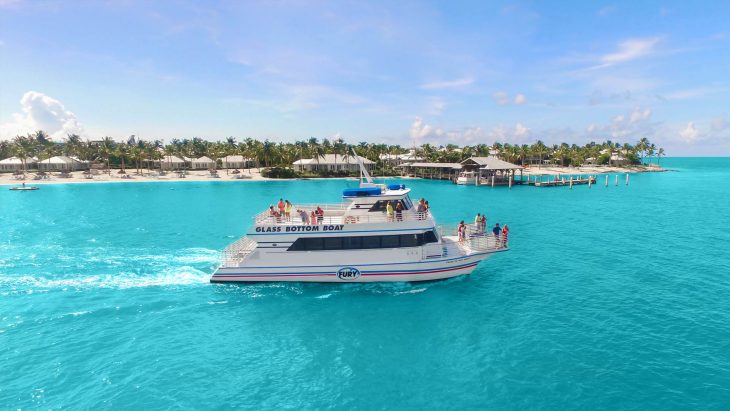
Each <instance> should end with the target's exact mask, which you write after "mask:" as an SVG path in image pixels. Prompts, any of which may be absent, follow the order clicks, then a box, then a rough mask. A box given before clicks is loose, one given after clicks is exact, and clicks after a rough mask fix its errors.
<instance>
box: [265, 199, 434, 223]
mask: <svg viewBox="0 0 730 411" xmlns="http://www.w3.org/2000/svg"><path fill="white" fill-rule="evenodd" d="M319 207H320V208H321V209H322V210H323V211H324V215H323V216H322V217H320V218H317V220H316V221H312V217H311V214H312V211H315V210H316V209H317V205H313V204H294V205H293V207H292V213H291V216H289V218H286V217H284V216H281V217H276V216H272V215H271V214H270V211H269V210H266V211H263V212H261V213H259V214H257V215H256V216H255V217H254V220H255V221H256V224H269V225H307V224H311V225H315V224H363V223H391V222H392V223H401V222H405V221H423V220H432V217H431V215H430V213H419V212H413V211H411V210H405V211H403V212H402V213H400V215H399V214H398V213H395V212H394V213H393V215H392V216H388V215H387V214H386V213H385V212H372V213H370V212H369V213H368V214H365V215H345V211H346V210H347V205H344V204H343V205H341V206H338V205H332V204H327V205H320V206H319ZM296 210H304V211H305V212H306V213H307V216H308V219H309V220H308V221H307V220H305V221H302V218H301V217H300V216H299V213H297V212H296Z"/></svg>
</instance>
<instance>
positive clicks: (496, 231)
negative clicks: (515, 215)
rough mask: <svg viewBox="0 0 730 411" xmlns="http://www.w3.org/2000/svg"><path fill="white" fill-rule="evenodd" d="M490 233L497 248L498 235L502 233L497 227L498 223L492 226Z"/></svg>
mask: <svg viewBox="0 0 730 411" xmlns="http://www.w3.org/2000/svg"><path fill="white" fill-rule="evenodd" d="M492 233H493V234H494V239H495V240H496V244H497V246H499V234H500V233H502V228H501V227H500V226H499V223H497V224H495V225H494V228H493V229H492Z"/></svg>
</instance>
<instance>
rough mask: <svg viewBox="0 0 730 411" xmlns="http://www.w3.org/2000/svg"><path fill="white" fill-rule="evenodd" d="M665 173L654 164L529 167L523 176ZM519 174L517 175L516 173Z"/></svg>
mask: <svg viewBox="0 0 730 411" xmlns="http://www.w3.org/2000/svg"><path fill="white" fill-rule="evenodd" d="M662 171H667V170H665V169H663V168H661V167H660V166H658V165H656V164H647V165H643V166H638V165H632V166H623V167H619V166H581V167H560V166H540V167H537V166H529V167H525V169H524V171H523V175H526V176H527V175H531V176H541V175H542V176H544V175H550V176H552V175H571V174H572V175H594V174H616V173H618V174H622V173H650V172H662ZM518 174H519V173H518Z"/></svg>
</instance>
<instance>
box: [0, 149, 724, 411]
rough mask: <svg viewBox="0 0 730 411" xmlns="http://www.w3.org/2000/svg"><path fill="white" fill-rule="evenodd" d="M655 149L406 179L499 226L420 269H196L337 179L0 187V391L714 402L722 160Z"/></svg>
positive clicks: (13, 395) (189, 399) (320, 400)
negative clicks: (470, 267) (599, 170)
mask: <svg viewBox="0 0 730 411" xmlns="http://www.w3.org/2000/svg"><path fill="white" fill-rule="evenodd" d="M662 163H663V164H666V165H667V166H669V167H670V168H672V169H674V170H676V172H670V173H651V174H641V175H633V176H632V177H631V181H630V185H629V186H628V187H627V186H624V185H623V177H622V180H621V182H622V185H621V186H619V187H615V186H613V182H614V180H613V178H614V177H613V176H612V177H611V183H612V184H611V186H610V187H608V188H605V187H603V186H602V185H600V186H594V187H593V188H591V189H588V187H587V186H579V187H574V188H573V189H572V190H569V189H568V188H530V187H515V188H513V189H512V190H508V189H507V188H495V189H491V188H488V187H457V186H455V185H452V184H449V183H447V182H436V181H412V182H408V184H409V185H410V186H411V187H412V188H413V190H414V196H415V197H421V196H423V197H426V198H427V199H428V200H429V201H430V203H431V205H432V207H433V209H434V212H435V215H436V217H437V219H438V220H439V221H440V222H442V223H451V224H453V223H456V222H457V221H458V220H459V219H462V218H464V219H471V218H473V215H474V214H475V213H476V212H482V211H486V212H487V216H488V218H489V222H490V223H494V222H500V223H508V224H509V225H510V228H511V231H510V240H511V246H512V249H511V250H510V251H509V252H508V253H500V254H498V255H495V256H494V257H493V258H492V259H489V260H487V261H486V262H485V263H482V264H481V265H480V266H479V268H478V269H477V270H476V271H475V272H474V274H472V275H471V276H470V277H462V278H456V279H451V280H446V281H441V282H432V283H426V284H419V283H414V284H383V285H377V284H370V285H358V284H347V285H322V284H268V285H266V284H256V285H243V286H238V285H211V284H209V283H208V282H207V280H208V277H209V275H210V274H211V273H212V271H213V270H214V268H215V265H216V259H217V255H218V254H217V253H218V250H220V249H222V248H223V247H225V245H226V244H228V243H229V242H231V241H233V240H234V239H236V238H238V237H239V236H240V235H242V234H243V233H244V232H245V230H246V229H247V228H248V226H249V224H250V223H251V216H252V215H253V214H254V213H256V212H258V211H260V210H262V209H263V208H264V207H266V206H268V204H269V203H272V202H273V201H274V200H278V198H279V197H281V196H284V197H286V198H289V199H291V200H293V201H296V202H317V201H322V202H335V201H338V193H339V192H340V190H341V189H342V188H343V186H346V185H349V186H354V185H355V182H353V181H343V180H328V181H297V182H201V183H195V182H179V183H136V184H77V185H73V184H65V185H55V186H43V187H42V189H41V190H40V191H37V192H26V193H23V192H12V191H8V190H6V189H5V188H0V369H1V370H0V408H3V409H6V408H24V409H25V408H44V409H45V408H65V409H79V408H94V409H98V408H128V409H132V408H134V409H141V408H143V407H149V408H151V407H154V408H229V407H230V408H233V407H248V408H254V407H255V408H280V407H286V408H297V409H299V408H360V409H371V408H375V409H383V408H406V409H417V408H430V409H433V408H446V409H474V408H480V409H485V408H491V409H495V408H499V409H525V408H529V409H534V408H538V409H594V408H603V409H647V408H654V409H728V407H730V246H729V244H730V233H728V229H727V227H728V223H727V220H728V216H730V186H729V185H728V184H727V183H726V181H728V179H730V159H725V158H723V159H663V160H662ZM599 181H601V182H602V180H599Z"/></svg>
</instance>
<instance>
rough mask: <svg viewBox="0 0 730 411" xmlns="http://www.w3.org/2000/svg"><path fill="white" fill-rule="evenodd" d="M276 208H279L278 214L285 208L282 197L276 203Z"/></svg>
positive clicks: (282, 213) (281, 213) (282, 212)
mask: <svg viewBox="0 0 730 411" xmlns="http://www.w3.org/2000/svg"><path fill="white" fill-rule="evenodd" d="M276 208H278V209H279V214H280V215H284V208H286V204H285V203H284V199H283V198H280V199H279V204H277V205H276Z"/></svg>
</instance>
